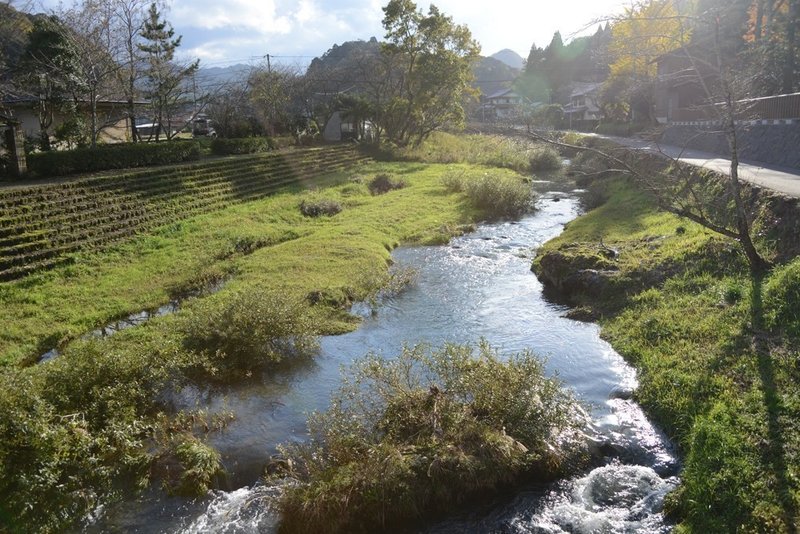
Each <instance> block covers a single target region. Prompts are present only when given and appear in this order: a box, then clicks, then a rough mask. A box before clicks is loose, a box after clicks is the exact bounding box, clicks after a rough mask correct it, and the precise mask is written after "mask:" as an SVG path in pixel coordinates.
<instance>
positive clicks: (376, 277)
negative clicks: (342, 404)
mask: <svg viewBox="0 0 800 534" xmlns="http://www.w3.org/2000/svg"><path fill="white" fill-rule="evenodd" d="M447 168H450V167H447ZM447 168H446V167H444V166H442V165H419V164H408V163H394V164H392V163H387V164H375V165H371V166H363V167H359V169H358V174H357V175H351V174H350V173H339V174H333V175H329V176H327V177H321V178H318V179H315V180H313V181H311V182H307V183H305V186H306V187H310V188H311V190H304V189H303V188H302V187H297V188H295V189H294V190H290V189H286V190H285V192H284V193H281V194H277V195H275V196H273V197H270V198H267V199H263V200H259V201H253V202H248V203H245V204H239V205H236V206H233V207H229V208H226V209H223V210H220V211H218V212H215V213H210V214H205V215H200V216H195V217H191V218H188V219H185V220H183V221H180V222H177V223H174V224H171V225H168V226H165V227H162V228H160V229H158V230H157V231H156V232H154V233H153V234H151V235H147V236H140V237H137V238H135V239H133V240H131V241H129V242H126V243H124V244H120V245H117V246H116V247H114V248H113V249H110V250H108V251H105V252H99V253H93V254H83V255H79V256H76V257H75V262H74V263H73V264H71V265H69V266H66V267H60V268H56V269H54V270H52V271H48V272H45V273H38V274H35V275H33V276H29V277H27V278H25V279H22V280H19V281H16V282H11V283H6V284H2V285H0V306H2V309H3V313H4V329H3V332H2V338H0V343H1V344H0V347H1V348H2V357H3V363H4V368H3V369H2V371H0V495H2V496H3V497H4V499H3V501H4V505H2V506H0V524H2V525H3V528H7V529H11V530H24V531H44V532H52V531H61V530H63V529H64V528H67V527H69V526H70V525H74V521H75V520H77V519H78V518H80V517H82V516H84V515H85V514H86V513H87V512H88V511H90V510H92V509H94V508H96V507H97V506H98V505H99V504H101V503H106V502H108V501H109V500H114V499H116V498H118V497H119V495H120V494H121V492H124V491H128V490H130V489H132V488H135V487H144V486H146V485H148V484H150V483H151V482H152V481H154V480H155V481H160V482H161V483H162V484H163V485H164V486H165V487H166V488H167V489H168V490H169V491H172V492H177V493H191V492H193V491H199V492H202V491H203V489H204V488H208V487H211V486H213V485H214V484H215V480H216V478H217V477H218V475H219V457H218V456H217V455H216V453H215V451H213V450H212V449H210V448H208V447H207V446H206V445H204V444H203V443H202V430H200V429H197V428H193V426H192V425H193V424H194V423H191V424H190V423H187V421H192V422H194V421H196V420H198V418H196V417H195V415H194V414H192V413H178V414H173V413H170V412H169V408H168V407H165V406H163V405H162V404H161V402H160V401H159V399H161V398H163V395H164V394H165V393H168V392H169V391H172V390H175V389H180V388H182V387H184V386H186V385H187V384H197V383H200V384H208V383H209V382H213V381H223V382H224V381H233V380H241V379H242V378H243V377H245V378H246V377H249V376H251V375H252V374H253V373H256V372H261V371H268V370H270V369H273V368H276V367H278V366H283V365H292V364H293V363H294V362H295V361H299V360H300V359H304V358H308V357H310V356H312V353H313V350H314V347H315V346H316V340H315V339H314V336H315V335H316V334H322V333H337V332H344V331H349V330H352V329H354V328H356V327H357V326H358V319H357V318H356V317H353V316H350V315H349V314H348V313H347V311H346V309H347V305H348V304H349V303H351V302H353V301H356V300H369V299H370V298H371V297H373V296H374V295H376V293H377V292H379V291H380V290H381V289H382V288H384V287H385V286H387V285H388V286H391V285H392V284H393V282H392V276H393V275H392V274H391V273H390V272H389V266H390V263H391V258H390V252H391V250H392V249H393V248H394V247H396V246H398V245H399V244H400V243H417V244H426V243H441V242H443V241H446V240H447V239H449V238H450V237H451V236H453V235H455V234H457V233H459V232H462V231H464V230H465V229H466V228H469V227H470V224H471V223H472V222H473V221H474V220H476V219H478V218H480V217H483V216H484V213H483V212H481V211H480V210H479V209H477V208H475V207H474V205H473V204H472V203H470V201H469V200H468V199H467V198H465V197H464V196H463V195H461V194H458V193H449V192H448V191H447V190H446V189H445V188H444V186H443V185H442V184H441V178H440V177H441V175H442V174H443V173H444V172H445V170H446V169H447ZM465 168H466V167H465ZM383 173H387V174H391V175H393V176H395V177H397V179H401V180H402V181H403V182H404V183H405V187H403V188H402V189H397V190H391V191H388V192H386V193H384V194H382V195H372V194H370V192H369V190H368V188H367V186H366V183H367V182H368V181H369V180H371V179H372V178H374V176H376V175H378V174H383ZM501 173H503V174H504V175H506V174H507V175H508V176H516V179H517V180H519V181H520V182H521V181H522V179H523V178H522V177H521V176H518V175H515V174H514V173H513V172H512V171H501ZM322 191H324V196H325V198H326V199H330V200H331V201H334V202H337V203H339V204H340V205H341V206H342V208H343V209H342V211H341V212H340V213H337V214H335V215H332V216H327V217H317V218H311V217H305V216H304V215H302V213H301V210H300V205H301V203H302V202H303V201H304V200H307V199H314V198H318V197H319V195H320V194H322ZM401 278H402V276H401ZM215 280H226V283H225V285H224V287H223V288H222V289H221V290H220V291H218V292H216V293H214V294H210V295H206V296H199V297H193V298H189V299H187V300H185V301H184V303H183V305H182V307H181V309H180V310H179V311H178V312H177V313H174V314H171V315H166V316H162V317H157V318H153V319H151V320H150V321H148V322H147V324H146V325H143V326H140V327H137V328H130V329H127V330H124V331H121V332H119V333H117V334H115V335H114V336H111V337H109V338H106V339H90V340H81V339H76V338H78V337H80V336H81V335H82V334H83V333H85V332H87V331H89V330H91V329H92V328H94V327H97V326H98V325H101V324H104V323H106V322H107V321H109V320H111V319H113V318H117V317H121V316H126V315H128V314H130V313H132V312H137V311H139V310H142V309H154V308H156V307H158V306H159V305H160V304H163V303H165V302H166V301H168V300H169V299H170V298H171V297H172V296H174V295H176V294H180V293H182V292H185V291H187V290H191V289H196V288H198V287H203V286H204V285H205V284H206V283H207V282H208V281H215ZM394 283H395V284H397V283H399V282H398V281H395V282H394ZM56 343H60V344H62V345H65V347H63V354H62V355H61V356H60V357H58V358H56V359H55V360H54V361H52V362H48V363H45V364H42V365H34V366H28V367H24V366H23V367H22V368H19V366H20V365H22V364H25V363H30V362H32V361H33V360H34V359H35V357H36V356H37V355H38V353H39V352H40V351H42V350H44V349H46V348H49V347H51V346H52V345H54V344H56ZM165 411H166V412H167V415H165ZM203 417H206V416H205V415H201V416H200V418H199V419H202V418H203ZM198 437H200V439H199V440H198V439H197V438H198Z"/></svg>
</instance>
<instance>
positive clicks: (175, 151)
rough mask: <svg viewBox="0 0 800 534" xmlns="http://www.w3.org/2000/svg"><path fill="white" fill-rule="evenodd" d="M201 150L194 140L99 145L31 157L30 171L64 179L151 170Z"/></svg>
mask: <svg viewBox="0 0 800 534" xmlns="http://www.w3.org/2000/svg"><path fill="white" fill-rule="evenodd" d="M199 157H200V147H198V146H197V144H196V143H194V142H193V141H169V142H164V143H135V144H134V143H130V144H115V145H100V146H98V147H97V148H94V149H92V148H79V149H76V150H68V151H63V152H56V151H49V152H38V153H35V154H30V155H29V156H28V169H29V170H30V171H31V172H32V173H34V174H36V175H37V176H61V175H65V174H75V173H81V172H95V171H103V170H108V169H124V168H129V167H149V166H151V165H167V164H170V163H181V162H184V161H192V160H196V159H198V158H199Z"/></svg>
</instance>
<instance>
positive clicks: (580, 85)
mask: <svg viewBox="0 0 800 534" xmlns="http://www.w3.org/2000/svg"><path fill="white" fill-rule="evenodd" d="M602 86H603V83H602V82H575V83H574V84H573V85H572V91H571V92H570V96H569V104H567V105H566V106H564V118H566V119H567V120H568V121H569V127H570V128H582V129H585V128H590V129H591V128H594V127H595V126H597V123H598V122H599V121H600V118H601V116H602V113H601V112H600V105H599V95H600V88H601V87H602Z"/></svg>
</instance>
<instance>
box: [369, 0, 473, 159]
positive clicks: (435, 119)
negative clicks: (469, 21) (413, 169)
mask: <svg viewBox="0 0 800 534" xmlns="http://www.w3.org/2000/svg"><path fill="white" fill-rule="evenodd" d="M383 12H384V18H383V27H384V28H385V29H386V39H387V42H386V44H384V45H383V49H382V56H383V59H384V61H383V66H384V72H383V74H384V75H385V76H387V77H388V78H390V79H391V80H392V83H391V85H388V86H387V87H386V89H387V91H388V95H387V97H386V98H385V103H384V104H383V105H382V106H379V109H378V110H377V112H376V116H375V120H376V122H377V123H378V124H379V126H381V127H382V129H383V130H384V132H385V133H386V135H387V137H388V138H389V139H391V140H392V141H394V142H396V143H398V144H400V145H406V144H409V143H419V142H421V141H422V140H424V139H425V138H426V137H427V136H428V135H430V134H431V133H432V132H433V131H434V130H437V129H440V128H442V127H444V126H459V125H461V124H462V123H463V122H464V119H465V113H464V107H463V104H464V100H465V99H469V98H474V96H475V91H474V90H473V89H472V87H471V83H470V82H471V81H472V66H473V64H474V62H475V61H476V60H477V58H478V57H479V54H480V45H478V43H477V42H476V41H475V40H474V39H473V38H472V34H471V33H470V31H469V29H468V28H467V27H466V26H463V25H458V24H455V23H454V22H453V19H452V18H451V17H448V16H447V15H445V14H443V13H442V12H441V11H439V9H438V8H437V7H436V6H433V5H431V6H430V8H429V10H428V13H427V15H426V14H424V13H423V12H422V11H420V10H418V9H417V6H416V4H414V2H412V1H411V0H391V1H390V2H389V3H388V4H387V5H386V7H384V8H383Z"/></svg>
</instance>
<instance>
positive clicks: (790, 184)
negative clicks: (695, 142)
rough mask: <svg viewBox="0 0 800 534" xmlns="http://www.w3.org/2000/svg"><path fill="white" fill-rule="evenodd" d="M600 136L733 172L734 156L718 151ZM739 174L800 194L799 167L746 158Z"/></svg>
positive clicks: (797, 195) (639, 148)
mask: <svg viewBox="0 0 800 534" xmlns="http://www.w3.org/2000/svg"><path fill="white" fill-rule="evenodd" d="M600 137H603V138H604V139H608V140H609V141H613V142H615V143H618V144H620V145H623V146H627V147H630V148H635V149H638V150H646V151H648V152H654V153H661V154H664V155H665V156H667V157H670V158H673V159H677V160H680V161H683V162H685V163H688V164H690V165H696V166H697V167H705V168H707V169H711V170H713V171H716V172H719V173H722V174H725V175H727V174H729V173H730V168H731V160H729V159H726V158H723V157H722V156H719V155H718V154H711V153H709V152H701V151H699V150H690V149H685V148H680V147H676V146H669V145H662V144H659V143H655V142H653V141H644V140H642V139H631V138H628V137H611V136H605V135H604V136H600ZM798 150H800V147H798ZM739 177H740V178H741V179H742V180H745V181H747V182H750V183H752V184H755V185H758V186H761V187H764V188H767V189H772V190H773V191H777V192H779V193H782V194H784V195H788V196H792V197H800V170H797V169H786V168H781V167H765V166H763V164H762V163H758V162H752V161H743V162H740V163H739Z"/></svg>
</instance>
